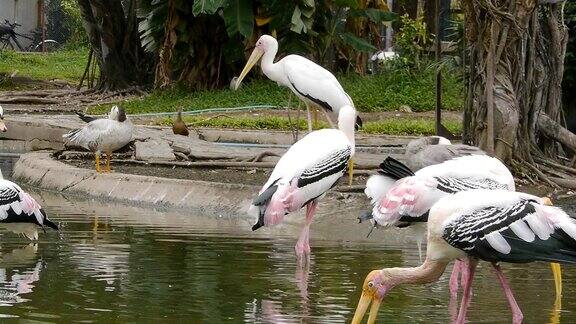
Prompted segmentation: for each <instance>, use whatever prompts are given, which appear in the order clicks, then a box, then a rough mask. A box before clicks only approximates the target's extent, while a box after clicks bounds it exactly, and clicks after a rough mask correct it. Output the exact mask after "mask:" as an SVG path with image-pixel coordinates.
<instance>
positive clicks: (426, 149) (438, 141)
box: [404, 136, 486, 171]
mask: <svg viewBox="0 0 576 324" xmlns="http://www.w3.org/2000/svg"><path fill="white" fill-rule="evenodd" d="M467 155H486V152H485V151H483V150H482V149H480V148H478V147H476V146H471V145H465V144H452V142H450V140H449V139H447V138H445V137H442V136H425V137H422V138H418V139H414V140H412V141H410V142H408V144H407V145H406V151H405V153H404V160H405V161H406V165H407V166H408V167H409V168H410V169H411V170H413V171H418V170H420V169H422V168H425V167H427V166H430V165H433V164H438V163H442V162H444V161H448V160H450V159H453V158H456V157H460V156H467Z"/></svg>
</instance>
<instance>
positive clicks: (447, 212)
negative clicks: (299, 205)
mask: <svg viewBox="0 0 576 324" xmlns="http://www.w3.org/2000/svg"><path fill="white" fill-rule="evenodd" d="M549 204H550V200H549V199H548V198H539V197H536V196H532V195H529V194H525V193H520V192H513V191H506V190H486V189H477V190H469V191H462V192H459V193H456V194H454V195H452V196H447V197H444V198H442V199H440V200H439V201H438V202H437V203H436V204H434V206H433V207H432V209H430V213H429V217H428V246H427V250H426V260H424V263H423V264H422V265H421V266H419V267H414V268H388V269H382V270H374V271H372V272H370V273H369V274H368V276H367V277H366V279H365V281H364V284H363V287H362V296H361V297H360V301H359V303H358V307H357V308H356V313H355V314H354V318H353V320H352V323H354V324H357V323H360V322H361V320H362V318H363V317H364V313H366V310H367V309H368V306H369V305H370V303H371V302H372V303H373V304H372V307H371V309H370V316H369V318H368V323H374V321H375V320H376V316H377V313H378V309H379V307H380V303H381V302H382V300H383V298H384V296H385V295H386V294H387V293H388V292H389V291H390V290H391V289H392V288H393V287H395V286H398V285H400V284H410V283H411V284H425V283H431V282H435V281H437V280H438V279H439V278H440V276H441V275H442V273H443V272H444V270H445V269H446V266H447V265H448V264H449V263H450V262H451V261H452V260H463V261H464V262H465V264H466V267H465V268H466V269H465V270H466V271H465V276H464V278H465V280H464V283H463V286H464V295H463V297H462V302H461V304H460V311H459V313H458V318H457V320H456V323H458V324H464V323H465V320H466V312H467V309H468V306H469V305H470V298H471V284H472V279H473V277H474V270H475V267H476V264H477V262H478V260H484V261H488V262H491V263H492V266H493V267H494V270H495V272H496V275H497V277H498V281H499V282H500V284H501V286H502V289H503V290H504V294H505V296H506V299H507V300H508V303H509V305H510V308H511V310H512V319H513V323H521V322H522V319H523V315H522V311H521V310H520V307H519V306H518V304H517V303H516V300H515V299H514V295H513V293H512V291H511V289H510V286H509V284H508V282H507V280H506V278H505V277H504V274H503V273H502V270H501V269H500V265H499V264H498V263H499V262H513V263H528V262H533V261H547V262H550V261H554V262H560V263H576V221H575V220H574V219H572V218H571V217H570V216H568V215H567V214H566V213H565V212H564V211H562V210H561V209H560V208H557V207H552V206H549Z"/></svg>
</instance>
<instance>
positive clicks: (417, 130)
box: [154, 116, 462, 135]
mask: <svg viewBox="0 0 576 324" xmlns="http://www.w3.org/2000/svg"><path fill="white" fill-rule="evenodd" d="M183 119H184V122H185V123H186V124H188V125H191V126H193V127H215V128H236V129H246V128H247V129H261V130H291V129H292V125H291V124H290V122H289V120H288V118H286V117H277V116H265V117H226V116H220V117H218V118H206V117H202V116H184V117H183ZM154 124H156V125H162V126H170V125H172V118H162V119H159V120H157V121H155V122H154ZM298 126H299V129H300V130H302V131H305V130H307V129H308V128H307V124H306V120H305V119H301V120H300V122H299V124H298ZM444 126H446V128H448V129H449V130H450V131H451V132H452V133H454V134H461V133H462V123H461V122H458V121H454V120H444ZM327 127H329V125H328V124H327V123H325V122H319V123H318V124H316V125H314V128H315V129H320V128H327ZM360 133H365V134H389V135H434V134H435V128H434V120H432V119H423V118H419V119H408V118H394V119H386V120H383V121H377V122H366V123H365V124H364V127H363V128H362V129H361V130H360Z"/></svg>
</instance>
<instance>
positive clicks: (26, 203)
mask: <svg viewBox="0 0 576 324" xmlns="http://www.w3.org/2000/svg"><path fill="white" fill-rule="evenodd" d="M0 224H2V226H4V227H5V228H6V229H8V230H9V231H12V232H14V233H17V234H22V235H24V236H26V237H27V238H28V239H30V240H37V239H38V230H37V228H38V227H40V228H42V230H44V232H46V230H45V228H44V226H48V227H50V228H53V229H55V230H58V225H56V224H54V223H53V222H52V221H50V220H49V219H48V217H47V216H46V213H45V212H44V210H43V209H42V207H41V206H40V205H39V204H38V203H37V202H36V200H34V198H32V196H30V195H29V194H28V193H26V192H25V191H24V190H22V188H20V186H18V185H17V184H15V183H14V182H12V181H8V180H5V179H4V178H3V176H2V172H0Z"/></svg>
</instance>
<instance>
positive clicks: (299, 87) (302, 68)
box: [234, 35, 362, 184]
mask: <svg viewBox="0 0 576 324" xmlns="http://www.w3.org/2000/svg"><path fill="white" fill-rule="evenodd" d="M277 52H278V42H277V41H276V39H275V38H274V37H272V36H270V35H262V36H260V38H259V39H258V41H257V42H256V47H255V48H254V50H253V51H252V54H251V55H250V58H248V62H246V66H244V69H243V70H242V72H241V73H240V76H239V77H238V80H236V82H235V85H234V89H238V87H239V86H240V83H241V82H242V80H243V79H244V77H245V76H246V74H248V72H250V69H251V68H252V67H253V66H254V64H256V63H257V62H258V60H259V59H260V58H262V72H264V74H265V75H266V76H267V77H268V78H269V79H270V80H272V81H276V83H278V85H281V86H285V87H288V88H290V90H291V91H292V92H293V93H294V94H295V95H296V96H298V98H300V100H302V101H303V102H304V104H305V105H306V110H307V113H308V131H310V132H311V131H312V121H311V118H310V106H318V107H320V108H323V111H324V112H325V113H326V112H327V111H328V112H331V113H332V116H333V117H335V118H336V119H338V118H339V112H340V109H341V107H344V106H349V107H352V108H354V103H353V102H352V98H350V96H349V95H348V94H347V93H346V92H345V91H344V89H343V88H342V86H341V85H340V83H339V82H338V80H336V77H335V76H334V74H332V73H330V71H328V70H326V69H325V68H323V67H321V66H320V65H318V64H316V63H314V62H312V61H310V60H309V59H307V58H305V57H302V56H300V55H288V56H286V57H284V58H283V59H281V60H279V61H278V62H276V63H274V58H275V57H276V53H277ZM326 118H327V119H328V122H329V123H330V125H331V126H332V128H335V125H334V123H333V122H332V120H331V119H330V117H329V116H328V114H326ZM355 118H356V129H358V127H362V119H360V117H359V116H358V115H356V117H355ZM353 167H354V163H353V161H352V162H351V163H350V164H349V170H348V174H349V175H350V178H349V184H352V174H353Z"/></svg>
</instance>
